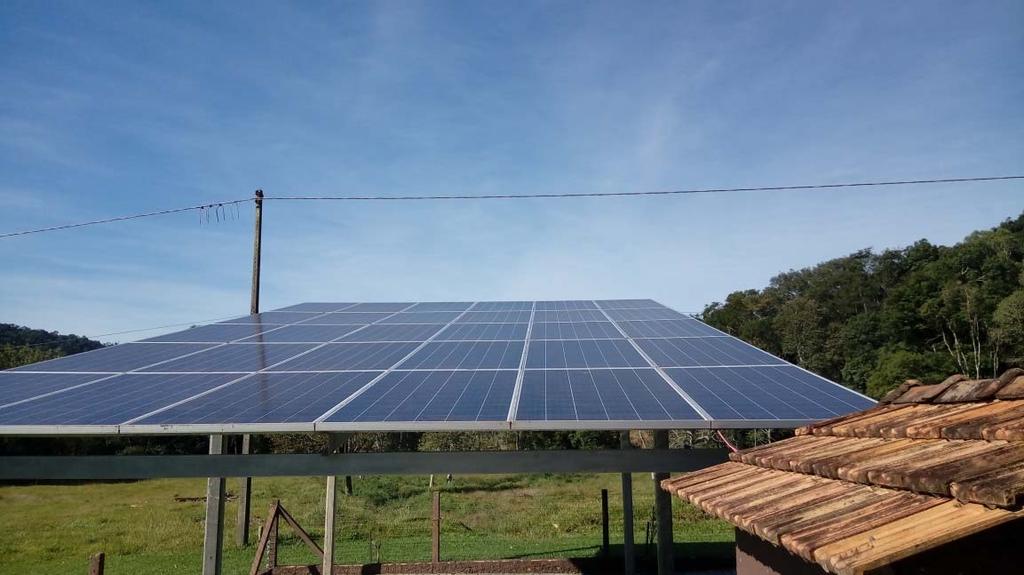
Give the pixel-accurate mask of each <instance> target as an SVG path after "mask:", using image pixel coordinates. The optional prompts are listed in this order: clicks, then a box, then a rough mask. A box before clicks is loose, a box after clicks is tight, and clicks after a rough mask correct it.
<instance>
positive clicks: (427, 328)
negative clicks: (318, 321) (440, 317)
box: [339, 323, 444, 341]
mask: <svg viewBox="0 0 1024 575" xmlns="http://www.w3.org/2000/svg"><path fill="white" fill-rule="evenodd" d="M442 327H444V324H429V323H417V324H397V325H388V324H382V323H379V324H376V325H369V326H366V327H364V328H362V329H360V330H359V331H354V332H352V333H351V334H349V335H346V336H345V337H343V338H341V339H340V340H339V341H427V340H428V339H430V336H432V335H434V334H435V333H437V332H439V331H441V328H442Z"/></svg>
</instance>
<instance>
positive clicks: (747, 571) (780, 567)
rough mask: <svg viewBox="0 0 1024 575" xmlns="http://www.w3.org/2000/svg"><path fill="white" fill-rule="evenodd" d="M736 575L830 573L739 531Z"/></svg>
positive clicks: (819, 574)
mask: <svg viewBox="0 0 1024 575" xmlns="http://www.w3.org/2000/svg"><path fill="white" fill-rule="evenodd" d="M736 575H828V571H825V570H824V569H822V568H821V567H820V566H818V565H816V564H814V563H808V562H807V561H804V560H803V559H801V558H800V557H797V556H796V555H793V554H792V553H790V552H789V551H786V550H785V549H783V548H782V547H776V546H775V545H772V544H771V543H768V542H767V541H765V540H763V539H761V538H760V537H755V536H754V535H751V534H749V533H747V532H746V531H743V530H742V529H737V530H736Z"/></svg>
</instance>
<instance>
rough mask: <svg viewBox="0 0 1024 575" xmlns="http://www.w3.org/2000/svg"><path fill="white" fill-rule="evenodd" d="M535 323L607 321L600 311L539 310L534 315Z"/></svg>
mask: <svg viewBox="0 0 1024 575" xmlns="http://www.w3.org/2000/svg"><path fill="white" fill-rule="evenodd" d="M533 320H534V321H538V322H540V321H607V318H606V317H605V316H604V313H602V312H601V310H598V309H578V310H572V309H570V310H543V311H541V310H538V311H537V312H536V313H534V315H533Z"/></svg>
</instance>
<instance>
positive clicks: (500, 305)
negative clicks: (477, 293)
mask: <svg viewBox="0 0 1024 575" xmlns="http://www.w3.org/2000/svg"><path fill="white" fill-rule="evenodd" d="M531 309H533V302H532V301H478V302H476V304H475V305H474V306H473V307H471V308H470V310H471V311H530V310H531Z"/></svg>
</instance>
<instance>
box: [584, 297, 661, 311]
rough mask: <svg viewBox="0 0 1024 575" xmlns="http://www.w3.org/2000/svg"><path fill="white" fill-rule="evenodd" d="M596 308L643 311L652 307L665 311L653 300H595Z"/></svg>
mask: <svg viewBox="0 0 1024 575" xmlns="http://www.w3.org/2000/svg"><path fill="white" fill-rule="evenodd" d="M597 306H598V307H600V308H601V309H643V308H652V307H654V308H662V309H667V308H665V306H663V305H661V304H660V303H658V302H656V301H654V300H653V299H601V300H597Z"/></svg>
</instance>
